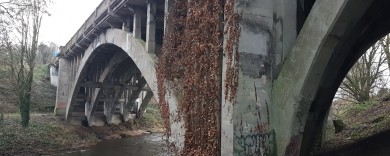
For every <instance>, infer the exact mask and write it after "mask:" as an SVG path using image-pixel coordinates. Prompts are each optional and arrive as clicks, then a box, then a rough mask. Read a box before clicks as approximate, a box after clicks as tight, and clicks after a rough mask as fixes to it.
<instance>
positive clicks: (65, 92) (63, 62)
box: [54, 58, 71, 116]
mask: <svg viewBox="0 0 390 156" xmlns="http://www.w3.org/2000/svg"><path fill="white" fill-rule="evenodd" d="M69 72H70V61H69V60H68V59H66V58H60V59H59V70H58V87H57V98H56V106H55V109H54V114H55V115H57V116H65V113H66V104H67V103H68V97H69V89H68V88H69V86H70V85H71V83H69V82H70V81H69V80H70V74H69Z"/></svg>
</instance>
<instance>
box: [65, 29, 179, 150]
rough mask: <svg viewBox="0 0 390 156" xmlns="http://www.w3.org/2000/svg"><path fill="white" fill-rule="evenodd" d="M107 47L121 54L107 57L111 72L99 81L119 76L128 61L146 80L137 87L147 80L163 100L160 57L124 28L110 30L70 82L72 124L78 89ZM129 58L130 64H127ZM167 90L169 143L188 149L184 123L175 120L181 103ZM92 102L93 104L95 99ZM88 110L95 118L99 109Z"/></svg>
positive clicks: (87, 52) (95, 43)
mask: <svg viewBox="0 0 390 156" xmlns="http://www.w3.org/2000/svg"><path fill="white" fill-rule="evenodd" d="M105 46H109V47H111V48H114V49H116V50H117V52H116V53H114V54H112V56H111V57H108V58H106V59H107V60H108V61H107V63H106V65H107V66H109V68H108V69H109V70H107V73H104V70H102V72H101V73H100V75H103V76H100V78H99V81H104V80H105V79H106V77H107V76H108V75H110V74H113V73H115V71H116V70H115V68H116V67H118V66H120V65H123V63H126V62H127V63H129V64H128V65H130V66H131V65H133V66H134V67H136V68H134V69H130V70H135V71H138V72H139V73H140V74H141V77H140V78H143V79H138V80H137V81H138V82H137V85H139V82H140V81H144V83H145V84H147V85H148V87H147V88H146V90H148V91H149V92H150V93H153V96H154V98H155V99H156V100H157V101H158V100H159V98H158V89H157V78H156V67H155V66H156V64H157V62H158V57H157V56H156V55H155V54H154V53H149V52H148V51H147V50H146V49H145V43H144V41H143V40H141V39H137V38H134V37H133V35H132V34H131V33H129V32H126V31H123V30H120V29H107V30H106V31H104V32H102V33H101V34H99V35H98V36H96V38H95V39H94V40H93V41H92V42H91V43H90V44H89V46H88V48H87V49H86V50H85V52H84V53H83V54H82V57H81V59H80V61H79V63H76V67H77V69H76V72H75V74H74V78H73V80H70V81H69V82H70V84H69V88H70V89H69V93H68V95H69V99H68V100H67V104H66V113H65V116H66V119H67V120H68V121H70V118H71V116H72V106H73V105H74V101H75V99H76V98H77V95H78V90H79V89H80V86H81V84H82V83H83V81H84V78H85V75H86V74H87V70H88V69H87V67H88V64H91V62H93V61H94V60H95V59H96V58H95V56H96V55H97V54H99V53H100V52H99V49H101V48H102V47H103V48H104V47H105ZM126 59H127V60H130V61H127V60H126ZM76 62H77V61H76ZM77 65H78V66H77ZM60 66H61V65H60ZM60 68H61V67H60ZM60 70H61V69H60ZM118 72H124V73H126V70H125V71H118ZM102 73H103V74H102ZM104 75H106V76H104ZM99 85H101V84H99ZM122 86H123V85H122ZM130 87H134V86H130ZM137 87H138V88H137ZM141 87H142V86H135V88H136V89H138V91H142V90H143V88H141ZM166 89H168V91H167V94H166V95H165V99H166V101H167V103H169V106H168V107H169V112H167V113H169V116H170V117H169V132H168V133H169V134H170V135H169V136H168V141H169V142H170V143H172V145H173V146H174V148H176V149H178V150H180V149H182V147H183V146H184V135H185V130H184V128H183V127H184V126H183V125H184V123H183V121H181V120H177V119H176V118H173V116H177V112H178V110H177V109H178V108H177V103H178V102H177V98H176V96H175V94H174V92H173V91H170V88H169V87H168V88H166ZM96 91H97V90H96V89H95V92H96ZM97 93H98V92H97ZM114 95H115V94H114ZM94 96H95V95H94ZM94 96H92V97H94ZM96 96H98V95H96ZM146 97H151V95H150V94H148V93H147V94H146V96H145V98H146ZM95 99H96V98H95ZM90 102H92V100H91V101H90ZM85 105H87V104H85ZM141 108H142V106H141ZM87 109H88V110H90V111H89V112H88V111H86V112H85V114H86V116H87V115H93V110H94V109H95V107H94V106H92V107H89V108H87V107H85V110H87ZM87 119H88V121H89V122H92V121H93V118H88V117H87Z"/></svg>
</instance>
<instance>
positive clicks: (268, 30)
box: [221, 0, 279, 156]
mask: <svg viewBox="0 0 390 156" xmlns="http://www.w3.org/2000/svg"><path fill="white" fill-rule="evenodd" d="M236 2H237V1H236ZM274 4H275V1H274V0H261V1H260V0H256V1H251V2H250V3H249V4H247V5H237V4H236V5H234V6H235V8H234V10H235V11H236V13H242V18H241V20H240V21H238V22H239V26H240V37H239V42H238V51H235V50H233V51H234V54H233V55H232V56H233V58H229V55H224V56H223V63H222V66H223V67H222V69H223V75H222V82H226V80H231V81H233V82H234V81H236V80H235V77H237V78H238V80H237V85H236V84H235V83H232V84H231V85H227V87H229V88H226V85H224V83H222V84H223V85H222V86H223V87H222V89H223V90H222V108H221V155H224V156H225V155H226V156H232V155H274V154H272V153H270V152H274V151H272V150H273V149H274V147H273V146H272V145H273V144H274V143H275V142H274V140H273V137H274V135H275V134H274V133H273V131H272V129H270V126H269V124H270V117H271V116H270V115H271V114H270V112H271V110H270V107H271V105H272V104H271V101H270V95H271V87H272V79H273V77H272V72H273V71H272V70H273V67H272V65H273V64H272V62H273V58H272V57H273V54H274V53H275V50H274V47H273V43H274V33H273V32H274V27H273V26H274ZM225 15H227V14H226V13H225ZM227 18H230V17H227ZM225 24H226V23H225ZM226 27H227V26H226V25H225V28H226ZM230 35H232V36H230ZM229 37H235V36H234V34H229V33H228V34H226V35H225V36H224V40H225V41H224V45H225V46H226V45H227V44H232V42H230V43H228V41H229V40H228V39H229ZM278 39H279V38H278ZM233 44H234V42H233ZM233 49H234V48H233ZM226 52H227V51H225V53H226ZM236 53H238V55H239V60H237V59H238V58H237V57H235V56H236ZM231 59H233V61H236V60H237V62H233V65H232V66H228V64H227V62H228V61H229V60H231ZM235 63H237V64H238V65H234V64H235ZM236 68H238V73H236V74H235V76H229V77H227V76H228V75H227V73H228V72H227V71H228V70H230V69H233V70H234V69H236ZM234 90H236V92H234ZM225 92H227V95H228V96H227V97H226V96H225V95H226V94H225ZM232 93H235V95H233V96H234V99H233V100H230V96H232ZM270 150H271V151H270Z"/></svg>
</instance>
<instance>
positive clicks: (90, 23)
mask: <svg viewBox="0 0 390 156" xmlns="http://www.w3.org/2000/svg"><path fill="white" fill-rule="evenodd" d="M164 6H165V4H164V2H163V1H162V2H160V1H156V0H152V1H150V0H149V1H147V0H104V1H102V3H100V4H99V6H98V7H97V8H96V9H95V11H94V12H93V13H92V14H91V15H90V16H89V17H88V19H87V20H86V21H85V22H84V24H83V25H82V26H81V27H80V28H79V29H78V31H77V32H76V33H75V34H74V35H73V36H72V38H71V39H70V40H69V41H68V43H67V44H66V45H65V46H64V47H63V49H62V50H61V52H60V55H61V56H65V57H74V56H76V55H78V54H79V53H81V52H83V51H85V50H86V49H87V48H88V45H89V44H90V43H91V42H92V41H93V40H94V38H95V37H97V36H98V35H99V34H100V33H102V32H104V31H105V30H107V29H109V28H117V29H122V30H126V31H128V32H132V33H135V34H136V35H134V37H136V38H140V39H143V40H144V41H145V42H146V43H147V45H146V47H148V49H151V50H150V51H152V52H153V53H154V52H155V50H154V49H155V48H154V47H161V46H158V45H157V46H156V45H155V44H156V38H157V40H159V41H157V43H162V41H161V40H162V35H163V30H164V25H163V23H164V22H163V21H164ZM149 44H150V45H149Z"/></svg>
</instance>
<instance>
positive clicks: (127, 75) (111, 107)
mask: <svg viewBox="0 0 390 156" xmlns="http://www.w3.org/2000/svg"><path fill="white" fill-rule="evenodd" d="M133 70H135V69H133V68H130V69H129V70H127V72H126V73H125V74H124V75H123V76H122V80H121V82H120V83H121V84H122V86H123V84H126V83H127V82H128V81H129V80H130V79H131V78H132V76H131V75H133V74H134V72H133ZM137 88H139V87H137ZM125 90H126V88H125V87H120V88H117V89H115V90H114V96H113V97H112V98H110V102H109V104H108V105H107V111H106V110H105V111H106V112H107V113H106V117H107V122H108V123H111V122H112V119H113V115H114V113H115V107H116V103H117V102H118V99H119V97H120V96H121V95H122V93H123V92H124V91H125ZM136 90H137V89H136Z"/></svg>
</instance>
